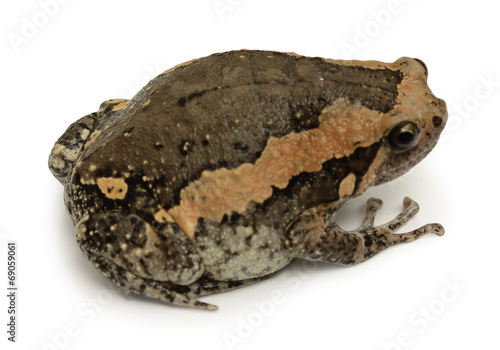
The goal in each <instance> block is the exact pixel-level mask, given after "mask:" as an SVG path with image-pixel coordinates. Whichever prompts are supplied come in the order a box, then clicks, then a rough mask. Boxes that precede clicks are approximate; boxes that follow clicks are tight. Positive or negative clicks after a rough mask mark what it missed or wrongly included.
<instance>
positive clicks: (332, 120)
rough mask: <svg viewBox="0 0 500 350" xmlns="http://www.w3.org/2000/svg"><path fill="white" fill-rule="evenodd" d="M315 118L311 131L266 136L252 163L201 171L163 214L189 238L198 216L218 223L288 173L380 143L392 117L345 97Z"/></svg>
mask: <svg viewBox="0 0 500 350" xmlns="http://www.w3.org/2000/svg"><path fill="white" fill-rule="evenodd" d="M319 120H320V125H319V127H318V128H316V129H310V130H306V131H302V132H300V133H290V134H288V135H286V136H284V137H282V138H280V139H278V138H275V137H271V138H269V140H268V142H267V145H266V147H265V149H264V151H263V152H262V155H261V157H260V158H259V159H258V160H257V161H256V162H255V164H250V163H244V164H242V165H240V166H239V167H237V168H235V169H231V170H228V169H226V168H220V169H217V170H215V171H204V172H203V173H202V174H201V176H200V179H199V180H196V181H194V182H192V183H191V184H190V185H188V186H187V187H185V188H184V189H183V190H182V191H181V193H180V197H181V201H180V204H179V205H178V206H176V207H174V208H171V209H170V210H169V211H168V213H169V214H170V215H171V216H172V218H173V219H174V220H175V222H176V223H177V224H178V225H179V226H180V227H181V228H182V229H183V231H184V232H185V233H186V235H187V236H188V237H189V238H192V236H193V234H194V229H195V226H196V223H197V221H198V218H200V217H203V218H207V219H209V220H213V221H220V220H221V219H222V217H223V216H224V214H229V213H230V212H231V211H235V212H238V213H242V212H243V211H244V210H245V208H246V206H247V204H248V203H249V202H250V201H254V202H256V203H263V202H264V201H265V200H266V199H267V198H269V197H270V196H271V194H272V192H273V189H272V186H275V187H277V188H280V189H283V188H285V187H286V186H287V185H288V181H289V180H290V179H291V178H292V177H293V176H295V175H298V174H300V173H301V172H315V171H320V170H321V168H322V164H323V163H324V162H325V161H327V160H329V159H331V158H332V157H336V158H342V157H345V156H349V155H350V154H352V153H353V152H354V150H355V149H356V148H357V147H367V146H369V145H371V144H372V143H374V142H377V141H379V140H380V139H381V137H382V135H383V133H384V132H385V130H387V127H388V124H389V122H390V121H391V120H390V117H389V115H384V114H382V113H379V112H376V111H373V110H371V109H368V108H366V107H363V106H361V105H360V104H359V103H358V102H352V101H349V100H347V99H339V100H337V101H336V102H335V103H334V104H333V105H331V106H328V107H326V108H325V109H324V110H323V111H322V113H321V116H320V118H319ZM345 186H347V183H346V185H345ZM346 189H347V187H346ZM206 198H210V200H206Z"/></svg>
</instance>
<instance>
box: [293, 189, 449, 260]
mask: <svg viewBox="0 0 500 350" xmlns="http://www.w3.org/2000/svg"><path fill="white" fill-rule="evenodd" d="M381 207H382V201H381V200H380V199H376V198H370V199H369V200H368V203H367V209H366V217H365V219H364V221H363V224H362V225H361V226H360V227H359V228H358V229H356V230H352V231H345V230H343V229H341V228H340V227H339V226H338V225H337V224H336V223H335V222H334V220H333V219H334V218H335V214H336V213H337V212H338V209H339V208H340V205H336V206H330V208H329V207H328V206H318V207H315V208H311V209H309V210H307V211H305V212H304V213H303V214H301V215H300V216H299V217H297V219H295V220H294V222H293V223H292V224H291V225H290V226H289V228H288V230H287V232H286V235H285V238H284V247H285V248H286V249H287V250H288V251H289V252H290V253H291V255H292V256H293V257H297V258H303V259H307V260H315V261H327V262H335V263H339V264H343V265H353V264H357V263H360V262H362V261H365V260H367V259H369V258H371V257H372V256H374V255H375V254H377V253H379V252H381V251H382V250H384V249H386V248H388V247H391V246H393V245H396V244H399V243H407V242H411V241H414V240H415V239H417V238H419V237H421V236H423V235H425V234H427V233H434V234H437V235H438V236H442V235H443V234H444V229H443V227H442V226H441V225H440V224H427V225H425V226H422V227H420V228H418V229H416V230H413V231H411V232H408V233H403V234H394V233H393V232H394V231H396V230H397V229H399V228H401V227H402V226H404V225H405V224H406V223H407V222H408V221H409V220H410V219H411V218H412V217H413V216H415V214H416V213H417V212H418V210H419V207H418V204H417V203H416V202H415V201H413V200H411V199H410V198H408V197H405V199H404V201H403V211H402V212H401V213H400V214H399V215H398V216H397V217H396V218H395V219H394V220H391V221H389V222H388V223H386V224H383V225H379V226H373V223H374V219H375V214H376V212H377V210H378V209H380V208H381ZM332 208H333V209H332Z"/></svg>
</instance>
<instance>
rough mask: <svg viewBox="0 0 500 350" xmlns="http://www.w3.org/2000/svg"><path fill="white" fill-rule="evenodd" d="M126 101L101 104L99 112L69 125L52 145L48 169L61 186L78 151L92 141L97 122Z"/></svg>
mask: <svg viewBox="0 0 500 350" xmlns="http://www.w3.org/2000/svg"><path fill="white" fill-rule="evenodd" d="M127 103H128V100H123V99H114V100H108V101H105V102H103V103H102V104H101V106H100V107H99V111H98V112H95V113H91V114H88V115H86V116H84V117H82V118H80V119H79V120H77V121H76V122H74V123H73V124H71V125H70V126H69V127H68V129H67V130H66V131H65V132H64V134H62V135H61V137H59V139H58V140H57V142H56V143H55V144H54V147H53V148H52V151H51V152H50V156H49V169H50V171H51V172H52V174H53V175H54V176H55V177H56V179H57V180H59V182H61V183H62V184H63V185H64V183H65V180H66V177H67V176H68V174H69V173H70V171H71V170H72V168H73V164H74V162H75V160H76V159H77V157H78V155H79V154H80V151H81V150H82V148H83V147H85V144H86V143H87V142H88V141H89V140H91V139H92V136H91V135H92V132H93V131H94V129H95V128H96V127H97V124H99V123H98V120H100V119H102V118H103V116H105V115H109V114H110V113H114V112H116V111H119V110H120V109H122V108H123V107H124V106H126V104H127Z"/></svg>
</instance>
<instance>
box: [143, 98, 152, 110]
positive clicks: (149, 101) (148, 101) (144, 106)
mask: <svg viewBox="0 0 500 350" xmlns="http://www.w3.org/2000/svg"><path fill="white" fill-rule="evenodd" d="M150 103H151V99H149V100H147V101H146V102H144V104H143V105H142V108H146V107H147V106H149V104H150Z"/></svg>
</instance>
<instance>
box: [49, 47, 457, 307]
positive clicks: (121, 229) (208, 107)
mask: <svg viewBox="0 0 500 350" xmlns="http://www.w3.org/2000/svg"><path fill="white" fill-rule="evenodd" d="M427 76H428V70H427V67H426V65H425V64H424V62H423V61H421V60H419V59H414V58H410V57H402V58H399V59H397V60H396V61H394V62H392V63H384V62H380V61H374V60H372V61H360V60H335V59H329V58H321V57H308V56H301V55H298V54H295V53H286V52H276V51H265V50H235V51H228V52H223V53H215V54H212V55H209V56H206V57H202V58H198V59H195V60H192V61H188V62H186V63H183V64H180V65H178V66H175V67H174V68H171V69H169V70H167V71H165V72H163V73H161V74H160V75H158V76H157V77H155V78H154V79H152V80H151V81H150V82H149V83H147V84H146V86H144V88H142V89H141V90H140V91H139V92H138V93H137V94H136V95H135V96H134V97H133V98H131V99H113V100H107V101H105V102H103V103H102V104H101V105H100V107H99V110H98V111H97V112H94V113H91V114H88V115H86V116H84V117H83V118H81V119H79V120H78V121H76V122H75V123H73V124H71V125H70V126H69V128H68V129H67V130H66V132H64V133H63V135H62V136H61V137H60V138H59V140H57V142H56V143H55V145H54V147H53V149H52V151H51V153H50V156H49V162H48V163H49V168H50V170H51V172H52V173H53V175H54V176H55V177H56V179H58V180H59V182H61V183H62V184H63V186H64V202H65V206H66V209H67V212H68V213H69V216H70V217H71V220H72V222H73V224H74V227H75V232H76V241H77V244H78V246H79V247H80V249H81V250H82V252H83V254H84V255H85V256H86V258H88V260H90V262H91V263H92V264H93V265H94V266H95V267H96V268H97V270H99V271H100V272H101V274H102V275H104V276H105V277H106V278H107V279H109V280H110V281H111V282H112V283H114V284H115V285H117V286H118V287H119V288H121V289H122V290H124V291H125V292H127V293H130V294H138V295H143V296H146V297H149V298H153V299H157V300H160V301H163V302H165V303H168V304H173V305H176V306H186V307H191V308H197V309H202V310H210V311H214V310H217V306H216V305H212V304H209V303H206V302H203V301H201V300H199V299H200V297H203V296H205V295H208V294H212V293H218V292H224V291H229V290H233V289H235V288H240V287H243V286H248V285H251V284H253V283H256V282H258V281H262V280H264V279H267V278H269V277H271V276H273V275H275V274H276V273H278V271H280V270H282V269H283V268H284V267H285V266H287V265H288V264H290V263H291V262H292V261H294V260H296V259H305V260H309V261H315V262H321V263H334V264H340V265H344V266H350V265H354V264H358V263H361V262H363V261H366V260H368V259H370V258H371V257H373V256H375V255H376V254H378V253H379V252H381V251H383V250H385V249H386V248H388V247H391V246H395V245H398V244H400V243H408V242H412V241H414V240H416V239H418V238H420V237H421V236H423V235H426V234H429V233H433V234H436V235H438V236H441V235H443V234H444V228H443V226H442V225H440V224H437V223H431V224H427V225H424V226H422V227H420V228H417V229H415V230H412V231H410V232H406V233H398V232H396V231H398V230H399V229H400V228H401V227H403V225H405V224H406V223H407V222H408V221H409V220H410V219H411V218H413V217H414V216H415V214H416V213H417V212H418V210H419V206H418V204H417V203H416V202H415V201H414V200H412V199H410V198H408V197H404V200H403V209H402V211H401V212H400V214H398V215H397V216H396V217H395V218H394V219H393V220H391V221H389V222H387V223H385V224H381V225H375V224H374V219H375V215H376V213H377V211H378V210H379V209H380V208H381V206H382V201H381V200H380V199H377V198H370V199H368V200H367V205H366V214H365V218H364V220H363V221H362V224H361V226H360V227H359V228H357V229H354V230H344V229H342V228H341V227H340V226H339V225H338V224H337V223H336V218H337V214H338V212H339V210H340V209H341V208H342V207H343V206H344V204H345V203H346V202H347V201H349V200H350V199H353V198H355V197H358V196H360V195H362V194H363V193H364V192H365V191H366V190H367V189H368V188H370V187H371V186H378V185H381V184H384V183H386V182H389V181H391V180H394V179H396V178H398V177H399V176H401V175H403V174H405V173H406V172H408V171H409V170H410V169H411V168H412V167H413V166H415V165H416V164H417V163H419V162H420V161H421V160H422V159H423V158H424V157H425V156H426V155H427V154H428V153H429V152H430V151H431V150H432V149H433V148H434V146H435V145H436V143H437V141H438V139H439V136H440V134H441V132H442V130H443V128H444V126H445V124H446V121H447V115H448V114H447V109H446V103H445V102H444V101H443V100H442V99H439V98H437V97H435V96H434V95H433V93H432V92H431V90H430V89H429V87H428V85H427Z"/></svg>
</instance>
